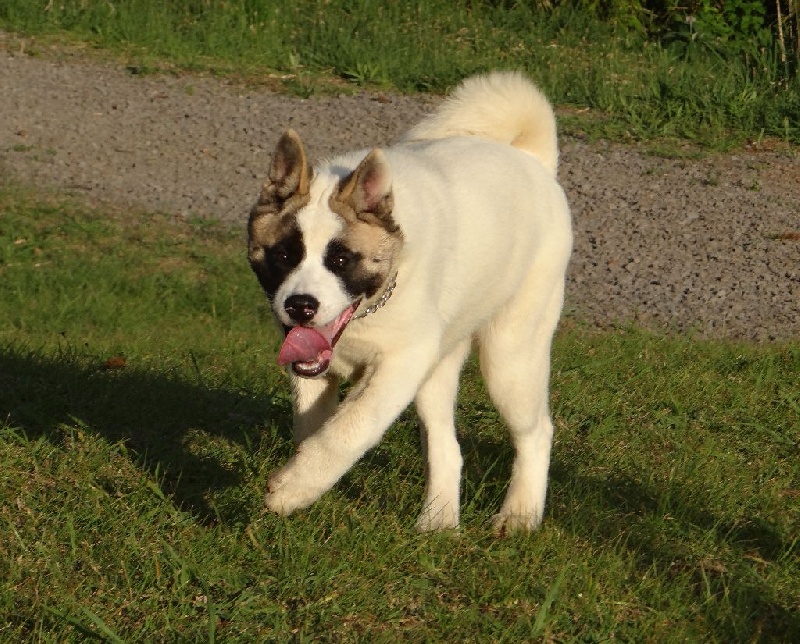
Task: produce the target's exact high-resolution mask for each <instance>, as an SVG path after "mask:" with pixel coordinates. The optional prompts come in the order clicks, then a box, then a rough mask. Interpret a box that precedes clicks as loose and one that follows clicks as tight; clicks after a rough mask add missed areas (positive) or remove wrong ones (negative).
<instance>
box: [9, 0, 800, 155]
mask: <svg viewBox="0 0 800 644" xmlns="http://www.w3.org/2000/svg"><path fill="white" fill-rule="evenodd" d="M634 4H636V3H631V7H633V5H634ZM646 4H648V3H644V2H639V3H638V6H639V7H643V6H644V5H646ZM661 4H664V3H661ZM683 4H685V5H686V7H685V8H684V7H682V6H681V5H683ZM729 4H733V3H729ZM735 4H736V6H737V7H739V10H738V12H737V9H736V8H735V7H732V8H730V9H727V10H726V11H725V12H722V13H721V12H720V11H718V10H717V8H716V7H717V6H723V7H724V6H725V3H716V2H715V3H711V2H689V3H666V5H669V6H670V7H673V5H674V7H673V8H672V9H669V10H666V9H664V11H663V15H661V14H659V15H660V16H661V18H662V19H667V18H668V24H666V25H662V26H661V27H658V28H656V27H653V26H651V25H650V24H649V23H650V22H652V21H653V20H654V18H653V17H652V13H648V12H647V11H644V10H636V9H633V8H629V9H627V10H626V9H625V8H624V7H625V5H626V3H622V2H588V1H587V2H582V1H578V0H574V1H565V2H554V3H550V2H545V1H529V2H486V1H483V2H482V1H475V0H426V1H425V2H420V0H396V1H392V2H377V1H376V0H332V1H328V0H325V1H321V0H231V1H225V2H217V1H214V2H212V1H207V0H203V1H201V0H172V1H170V2H163V1H162V0H126V1H125V2H117V1H114V2H110V1H107V0H59V1H58V2H55V3H54V2H48V1H46V0H3V2H2V3H0V29H6V30H8V31H12V32H16V33H17V34H20V35H21V36H22V37H28V38H29V37H34V39H35V40H34V43H33V44H31V43H26V42H16V41H15V42H14V43H13V45H12V47H13V49H14V50H27V51H28V52H29V53H31V54H33V55H36V54H37V53H41V52H43V51H46V49H47V46H48V45H49V44H50V43H52V42H53V40H54V39H56V40H57V41H58V42H59V43H61V44H62V45H63V44H64V43H65V42H66V43H70V44H71V45H72V46H74V47H78V48H81V49H82V50H83V51H92V50H97V49H101V50H102V51H104V52H108V51H111V52H113V55H115V56H117V57H119V58H121V59H122V60H123V61H125V64H127V65H128V67H129V69H132V70H135V71H136V73H140V72H143V71H147V70H164V69H166V70H173V71H174V70H192V71H198V70H200V71H210V72H212V73H215V74H223V75H226V76H238V77H243V78H245V79H246V80H247V81H248V82H254V83H269V84H272V85H274V84H276V83H277V84H282V85H284V86H285V87H286V88H287V89H289V90H291V91H294V92H298V93H301V94H303V95H312V94H314V93H318V92H322V91H330V90H331V88H333V90H334V91H336V92H341V91H343V89H342V88H343V86H351V87H362V86H368V87H373V88H374V87H379V88H394V89H398V90H400V91H404V92H415V91H435V92H442V91H444V90H446V89H447V88H448V87H452V86H453V85H454V84H455V83H457V82H458V81H460V80H461V79H462V78H463V77H464V76H466V75H469V74H472V73H475V72H479V71H486V70H488V69H498V68H499V69H508V68H513V69H522V70H525V71H527V72H529V73H530V74H531V76H532V77H533V78H534V79H535V80H536V81H537V82H538V83H539V84H540V85H541V86H542V88H543V89H544V90H545V92H546V93H547V95H548V96H549V97H550V98H551V99H552V100H553V101H554V102H555V103H556V104H558V105H559V106H562V107H563V108H565V109H564V110H563V115H562V118H561V123H562V128H563V129H564V130H565V131H568V132H570V133H573V134H581V133H582V134H587V135H589V136H602V137H611V138H615V139H621V140H650V139H653V138H659V139H666V140H670V139H676V140H681V141H686V140H690V141H694V142H697V143H700V144H702V145H705V146H711V147H714V148H726V147H729V146H733V145H741V144H742V143H745V142H753V143H758V142H761V141H762V140H763V139H764V138H765V137H772V138H773V139H777V140H780V141H784V142H786V143H797V142H800V77H798V62H800V61H798V54H797V51H800V49H797V51H795V49H796V48H797V47H796V46H797V42H798V40H797V38H798V35H797V33H796V32H797V30H798V29H799V28H800V18H798V10H797V7H796V3H795V5H793V4H792V2H788V4H787V3H786V2H784V0H777V4H774V3H768V4H770V6H772V8H773V9H774V8H778V7H780V6H784V14H785V15H784V18H785V24H784V25H783V31H782V32H780V34H781V35H782V38H783V40H779V39H778V34H776V33H773V32H772V31H770V29H768V28H766V27H764V28H759V29H756V28H754V27H752V26H751V27H748V26H747V25H748V24H749V25H752V24H754V23H753V17H754V16H759V11H757V10H756V8H755V7H754V5H758V4H759V3H757V2H753V1H752V0H739V1H738V2H737V3H735ZM649 5H650V6H656V5H659V3H654V2H651V3H649ZM545 7H549V8H545ZM703 7H705V8H704V9H703ZM759 8H760V12H761V13H763V12H764V8H763V7H759ZM693 12H696V13H697V14H698V16H694V14H693ZM740 14H741V15H740ZM748 16H749V22H748ZM758 19H760V18H758ZM725 20H727V21H728V22H730V23H731V24H728V23H726V22H725ZM734 28H735V29H738V30H739V31H738V32H735V31H734V32H731V30H732V29H734ZM748 29H750V31H748ZM751 31H752V33H751ZM773 31H775V30H773ZM787 38H788V39H789V40H788V41H787V40H786V39H787ZM37 43H38V45H37ZM332 81H334V82H332ZM342 81H344V82H342Z"/></svg>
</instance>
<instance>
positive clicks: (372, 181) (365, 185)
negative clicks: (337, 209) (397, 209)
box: [334, 149, 397, 231]
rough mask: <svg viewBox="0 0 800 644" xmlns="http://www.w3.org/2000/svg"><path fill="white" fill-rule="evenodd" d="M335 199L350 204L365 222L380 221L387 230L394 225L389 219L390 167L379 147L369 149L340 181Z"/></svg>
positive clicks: (390, 198) (390, 210)
mask: <svg viewBox="0 0 800 644" xmlns="http://www.w3.org/2000/svg"><path fill="white" fill-rule="evenodd" d="M334 198H335V199H336V201H339V202H341V203H343V204H346V205H347V206H349V207H350V208H351V209H352V210H353V212H354V213H355V215H356V217H358V218H359V219H361V220H363V221H366V222H367V223H379V224H380V225H382V226H383V227H384V228H387V229H388V230H390V231H392V230H394V229H396V228H397V225H396V224H395V223H394V220H393V219H392V209H393V208H394V196H393V194H392V168H391V166H390V165H389V162H388V161H387V160H386V156H385V155H384V153H383V151H382V150H380V149H375V150H373V151H372V152H370V153H369V154H368V155H367V156H366V157H365V158H364V160H363V161H362V162H361V163H359V164H358V167H357V168H356V169H355V170H353V172H352V173H351V174H350V175H349V176H348V177H346V178H345V179H343V180H342V183H341V184H340V187H339V190H338V192H337V194H336V195H335V196H334ZM375 220H377V221H375Z"/></svg>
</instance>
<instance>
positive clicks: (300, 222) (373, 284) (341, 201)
mask: <svg viewBox="0 0 800 644" xmlns="http://www.w3.org/2000/svg"><path fill="white" fill-rule="evenodd" d="M393 205H394V200H393V195H392V177H391V168H390V167H389V164H388V162H387V160H386V158H385V156H384V155H383V153H382V152H381V151H380V150H373V151H372V152H370V153H369V154H368V155H367V156H366V157H365V158H364V159H363V160H362V161H361V162H360V163H359V164H358V166H357V167H356V168H355V170H352V171H351V172H340V173H338V174H337V171H336V170H335V169H333V168H323V169H321V170H319V171H318V172H317V173H315V172H314V170H313V169H312V168H311V166H309V165H308V161H307V159H306V153H305V150H304V148H303V144H302V142H301V141H300V137H299V136H298V135H297V134H296V133H295V132H294V131H292V130H289V131H287V132H286V133H285V134H284V135H283V136H282V137H281V139H280V141H279V142H278V145H277V147H276V149H275V153H274V154H273V157H272V164H271V166H270V170H269V177H268V179H267V181H266V183H265V184H264V187H263V189H262V190H261V195H260V196H259V198H258V201H257V202H256V204H255V205H254V206H253V209H252V211H251V213H250V220H249V222H248V259H249V260H250V266H251V267H252V269H253V272H254V273H255V274H256V276H257V277H258V280H259V282H260V283H261V286H262V288H263V289H264V292H265V293H266V294H267V297H268V298H269V301H270V304H271V306H272V312H273V314H274V315H275V317H276V318H277V320H278V322H279V323H280V324H281V325H282V326H283V328H284V330H285V331H286V339H285V341H284V343H283V346H282V347H281V352H280V355H279V356H278V362H279V363H280V364H282V365H284V364H291V365H292V369H293V370H294V372H295V373H296V374H298V375H300V376H305V377H314V376H317V375H320V374H322V373H324V372H325V371H326V370H327V368H328V366H329V365H330V361H331V357H332V355H333V347H334V345H335V344H336V342H337V340H338V339H339V337H340V336H341V334H342V332H343V331H344V329H345V327H346V326H347V324H348V323H349V322H350V320H351V319H352V318H353V316H355V315H356V314H357V312H358V311H359V309H364V308H366V307H368V306H369V305H370V303H371V302H374V301H376V300H378V299H379V298H380V297H381V295H382V294H383V293H384V292H385V289H386V288H387V287H388V285H389V284H390V283H391V281H392V279H393V276H394V272H395V270H396V263H397V258H398V254H399V251H400V249H401V247H402V244H403V235H402V232H401V231H400V229H399V227H398V226H397V224H396V223H395V221H394V219H393V218H392V209H393Z"/></svg>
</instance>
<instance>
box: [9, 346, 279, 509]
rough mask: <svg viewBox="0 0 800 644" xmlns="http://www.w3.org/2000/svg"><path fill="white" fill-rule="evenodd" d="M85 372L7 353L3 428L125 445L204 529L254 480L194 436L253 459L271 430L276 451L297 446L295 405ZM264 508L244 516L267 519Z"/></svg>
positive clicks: (59, 361) (61, 362)
mask: <svg viewBox="0 0 800 644" xmlns="http://www.w3.org/2000/svg"><path fill="white" fill-rule="evenodd" d="M84 363H85V361H81V360H76V359H74V358H72V357H70V356H69V355H66V356H63V357H62V358H49V357H44V356H42V355H39V354H38V353H36V352H32V351H24V350H22V351H20V350H15V349H10V348H7V347H6V348H0V419H2V420H3V421H4V423H5V424H7V425H9V426H11V427H14V428H16V429H17V430H20V431H22V432H24V433H25V435H26V436H28V437H29V438H31V439H37V438H39V437H44V438H46V439H48V440H51V441H53V442H54V443H60V442H63V438H64V431H65V430H64V429H63V428H64V427H75V426H76V425H79V426H85V427H87V428H89V429H90V431H92V432H94V433H96V434H98V435H99V436H102V437H103V438H104V439H106V440H107V441H109V442H111V443H116V442H124V444H125V446H126V448H128V451H129V453H131V454H132V458H134V459H135V460H136V464H137V466H138V467H140V468H142V469H144V470H145V471H148V472H149V473H150V474H151V475H152V476H155V477H157V478H158V483H159V484H161V485H162V487H163V489H164V491H165V492H166V493H168V494H171V495H172V497H173V498H174V500H175V502H176V503H177V504H178V506H179V507H180V508H181V509H182V510H185V511H188V512H191V513H192V514H194V515H195V516H197V517H198V519H199V520H200V521H208V522H213V521H215V520H216V519H217V518H219V512H218V509H217V508H214V507H211V504H210V503H209V501H208V499H209V498H210V497H213V494H214V493H215V492H217V491H220V490H225V489H229V488H232V487H234V486H238V485H240V484H241V483H242V478H243V474H244V473H243V472H242V470H241V468H235V467H234V468H232V467H230V466H226V464H224V463H222V462H220V460H219V459H217V458H215V457H214V456H213V455H211V456H204V455H200V454H198V453H197V452H196V451H193V450H191V449H189V447H188V445H187V438H188V434H189V432H198V431H199V432H205V433H207V434H209V435H211V436H213V437H216V438H222V439H223V440H224V441H230V442H232V443H236V444H239V445H241V446H243V448H244V449H245V450H250V449H251V441H253V440H254V437H253V433H255V432H260V431H262V432H263V431H264V428H265V427H270V431H271V432H273V433H274V434H275V439H276V440H273V442H274V443H283V442H285V441H287V440H288V439H289V437H290V431H291V428H290V421H291V407H290V403H289V400H288V398H287V397H272V398H270V397H269V396H263V395H258V396H257V395H253V394H251V393H248V392H245V391H239V390H234V389H220V388H214V387H209V386H206V385H204V384H203V383H202V382H201V381H200V380H199V379H198V382H197V383H195V384H192V383H190V382H187V381H186V380H185V379H178V378H177V377H175V378H173V377H170V376H169V375H168V374H164V373H159V372H154V371H137V370H135V369H130V368H128V367H126V368H123V369H118V370H114V369H110V370H108V369H103V368H101V367H99V366H98V367H87V366H86V365H85V364H84ZM278 438H280V440H277V439H278ZM260 502H261V499H260V498H259V499H257V500H254V501H253V506H254V507H252V508H243V509H242V510H241V512H244V513H247V512H250V513H257V512H258V511H260V507H257V506H259V505H260Z"/></svg>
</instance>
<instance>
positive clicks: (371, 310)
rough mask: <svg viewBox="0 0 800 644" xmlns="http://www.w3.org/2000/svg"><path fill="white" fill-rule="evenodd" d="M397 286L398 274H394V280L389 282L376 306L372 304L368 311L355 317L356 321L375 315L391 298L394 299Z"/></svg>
mask: <svg viewBox="0 0 800 644" xmlns="http://www.w3.org/2000/svg"><path fill="white" fill-rule="evenodd" d="M395 286H397V273H395V274H394V276H393V277H392V279H390V280H389V283H388V284H387V285H386V288H385V289H384V290H383V293H382V294H381V296H380V297H379V298H378V299H377V300H376V301H375V303H374V304H370V305H369V306H368V307H367V308H366V309H364V310H363V311H362V312H361V313H359V314H358V315H355V316H353V319H354V320H360V319H361V318H365V317H367V316H368V315H370V314H372V313H375V311H377V310H378V309H380V308H383V306H384V305H385V304H386V302H388V301H389V298H390V297H392V293H394V287H395Z"/></svg>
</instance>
